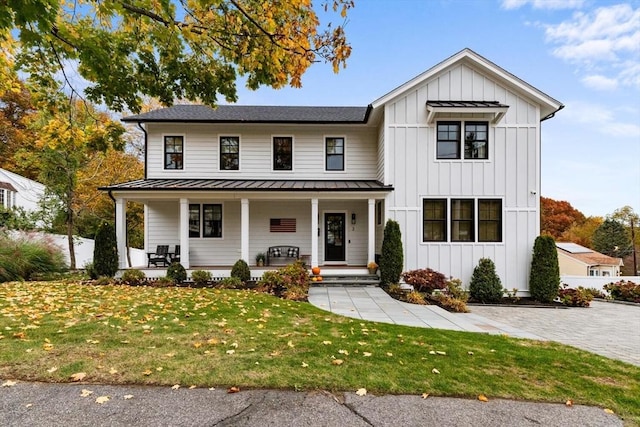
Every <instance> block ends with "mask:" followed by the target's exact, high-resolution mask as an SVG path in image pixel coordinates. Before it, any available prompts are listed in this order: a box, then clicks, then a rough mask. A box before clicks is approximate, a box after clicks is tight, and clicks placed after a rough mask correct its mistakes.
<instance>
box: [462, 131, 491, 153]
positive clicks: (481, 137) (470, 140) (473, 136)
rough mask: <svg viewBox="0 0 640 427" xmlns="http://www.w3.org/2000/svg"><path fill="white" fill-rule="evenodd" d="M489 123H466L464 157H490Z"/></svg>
mask: <svg viewBox="0 0 640 427" xmlns="http://www.w3.org/2000/svg"><path fill="white" fill-rule="evenodd" d="M487 134H488V132H487V123H484V122H466V123H465V124H464V158H465V159H488V158H489V140H488V139H487Z"/></svg>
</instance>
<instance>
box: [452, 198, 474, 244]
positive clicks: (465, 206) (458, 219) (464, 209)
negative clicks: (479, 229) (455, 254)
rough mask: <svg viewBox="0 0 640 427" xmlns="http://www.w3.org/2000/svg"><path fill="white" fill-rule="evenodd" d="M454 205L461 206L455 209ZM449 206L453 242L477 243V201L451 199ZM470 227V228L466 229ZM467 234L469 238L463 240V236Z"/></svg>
mask: <svg viewBox="0 0 640 427" xmlns="http://www.w3.org/2000/svg"><path fill="white" fill-rule="evenodd" d="M454 203H455V204H459V207H457V209H456V208H454ZM469 205H471V206H469ZM449 206H450V207H449V216H450V224H451V225H450V227H451V241H452V242H475V240H476V230H475V199H462V198H457V199H451V200H450V202H449ZM465 214H466V216H465ZM469 225H470V227H465V226H469ZM454 233H455V234H454ZM465 233H466V236H467V237H468V238H466V239H464V238H461V236H464V235H465Z"/></svg>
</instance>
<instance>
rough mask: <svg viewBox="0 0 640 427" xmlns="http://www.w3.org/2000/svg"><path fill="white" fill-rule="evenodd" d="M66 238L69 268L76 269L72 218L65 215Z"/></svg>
mask: <svg viewBox="0 0 640 427" xmlns="http://www.w3.org/2000/svg"><path fill="white" fill-rule="evenodd" d="M67 240H68V242H69V268H70V269H71V270H75V269H76V251H75V248H74V246H73V218H71V215H68V216H67Z"/></svg>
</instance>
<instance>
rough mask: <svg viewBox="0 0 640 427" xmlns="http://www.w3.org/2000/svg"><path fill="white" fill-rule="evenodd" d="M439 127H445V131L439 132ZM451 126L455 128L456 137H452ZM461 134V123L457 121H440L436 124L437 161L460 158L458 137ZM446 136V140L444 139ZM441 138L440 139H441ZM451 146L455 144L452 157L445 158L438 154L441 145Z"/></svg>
mask: <svg viewBox="0 0 640 427" xmlns="http://www.w3.org/2000/svg"><path fill="white" fill-rule="evenodd" d="M441 126H447V129H446V130H445V129H443V130H441V129H440V127H441ZM451 126H455V127H456V128H457V130H456V131H455V132H456V135H455V137H453V135H451V132H453V130H452V129H450V127H451ZM461 133H462V123H461V122H459V121H441V122H438V123H437V124H436V159H438V160H460V158H461V152H460V151H461V150H460V135H461ZM445 134H446V138H444V136H445ZM441 137H442V138H441ZM445 144H446V145H451V144H455V146H456V152H455V153H454V157H451V156H445V155H444V154H442V155H441V154H440V151H441V150H440V147H441V145H443V146H444V145H445Z"/></svg>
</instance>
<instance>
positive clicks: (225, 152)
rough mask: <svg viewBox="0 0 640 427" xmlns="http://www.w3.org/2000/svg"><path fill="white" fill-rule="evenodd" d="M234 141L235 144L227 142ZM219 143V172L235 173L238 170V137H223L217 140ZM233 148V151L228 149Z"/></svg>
mask: <svg viewBox="0 0 640 427" xmlns="http://www.w3.org/2000/svg"><path fill="white" fill-rule="evenodd" d="M230 141H235V144H229V143H228V142H230ZM219 142H220V144H219V145H220V170H221V171H237V170H240V137H239V136H237V135H223V136H220V138H219ZM234 146H235V151H231V150H230V148H233V147H234Z"/></svg>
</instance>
